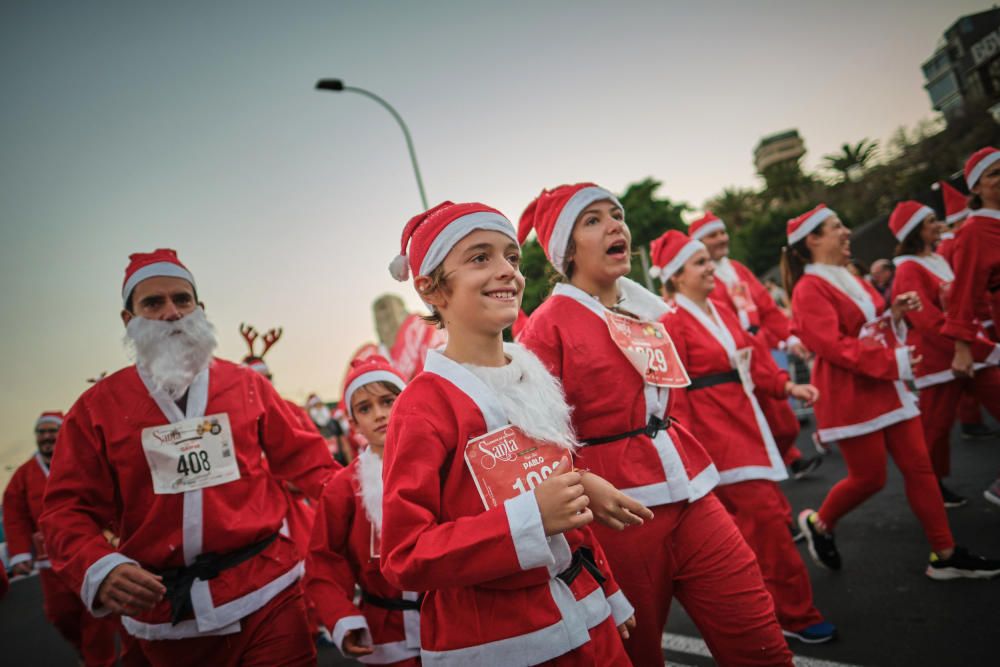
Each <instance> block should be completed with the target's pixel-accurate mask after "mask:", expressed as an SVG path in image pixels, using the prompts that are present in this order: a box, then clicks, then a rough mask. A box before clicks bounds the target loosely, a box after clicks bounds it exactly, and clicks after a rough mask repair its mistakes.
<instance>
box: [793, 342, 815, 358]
mask: <svg viewBox="0 0 1000 667" xmlns="http://www.w3.org/2000/svg"><path fill="white" fill-rule="evenodd" d="M787 349H788V353H789V354H791V355H794V356H796V357H798V358H799V359H801V360H802V361H809V358H810V357H811V356H812V352H810V351H809V350H808V349H807V348H806V346H805V345H803V344H802V343H793V344H791V345H789V346H788V348H787Z"/></svg>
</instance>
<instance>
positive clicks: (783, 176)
mask: <svg viewBox="0 0 1000 667" xmlns="http://www.w3.org/2000/svg"><path fill="white" fill-rule="evenodd" d="M761 176H763V177H764V183H765V187H764V192H763V193H762V196H763V198H764V199H765V200H767V201H771V202H775V201H777V202H798V201H801V200H803V199H804V198H806V193H807V192H809V190H810V189H811V187H812V186H813V179H812V178H810V177H809V176H807V175H806V174H805V173H804V172H803V171H802V167H801V166H800V165H799V162H798V160H789V161H787V162H779V163H777V164H772V165H771V166H770V167H768V168H767V169H765V170H764V171H762V172H761Z"/></svg>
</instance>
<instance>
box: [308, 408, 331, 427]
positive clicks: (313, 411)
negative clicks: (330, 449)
mask: <svg viewBox="0 0 1000 667" xmlns="http://www.w3.org/2000/svg"><path fill="white" fill-rule="evenodd" d="M309 416H310V417H311V418H312V420H313V423H315V424H316V425H317V426H319V427H320V428H323V427H324V426H326V425H327V424H329V423H330V408H328V407H326V406H325V405H323V406H316V407H315V408H310V409H309Z"/></svg>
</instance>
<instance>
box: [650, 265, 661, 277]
mask: <svg viewBox="0 0 1000 667" xmlns="http://www.w3.org/2000/svg"><path fill="white" fill-rule="evenodd" d="M648 273H649V277H650V278H659V277H660V267H658V266H656V265H655V264H654V265H653V266H651V267H649V271H648Z"/></svg>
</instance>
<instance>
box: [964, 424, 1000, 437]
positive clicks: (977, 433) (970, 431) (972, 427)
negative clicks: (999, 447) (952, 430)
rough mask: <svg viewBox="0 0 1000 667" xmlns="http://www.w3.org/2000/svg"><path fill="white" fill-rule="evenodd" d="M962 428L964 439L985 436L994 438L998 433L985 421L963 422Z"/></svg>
mask: <svg viewBox="0 0 1000 667" xmlns="http://www.w3.org/2000/svg"><path fill="white" fill-rule="evenodd" d="M960 430H961V435H962V440H982V439H983V438H992V437H993V436H994V435H996V433H994V432H993V429H991V428H990V427H989V426H987V425H986V424H983V423H979V424H962V427H961V429H960Z"/></svg>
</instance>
